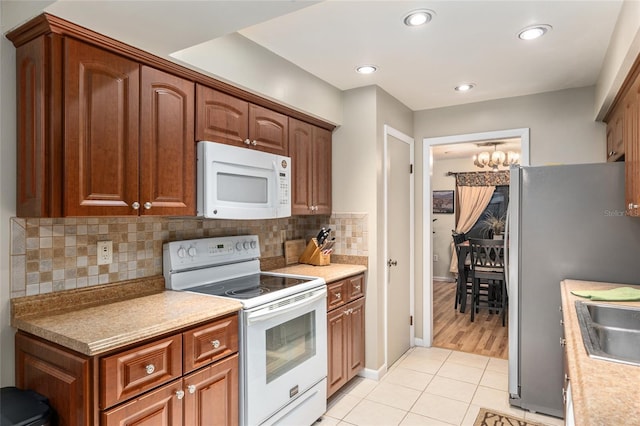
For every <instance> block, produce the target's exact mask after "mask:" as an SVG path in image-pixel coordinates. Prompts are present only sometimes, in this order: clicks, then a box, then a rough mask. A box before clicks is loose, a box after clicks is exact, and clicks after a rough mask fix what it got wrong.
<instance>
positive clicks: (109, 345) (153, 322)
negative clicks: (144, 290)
mask: <svg viewBox="0 0 640 426" xmlns="http://www.w3.org/2000/svg"><path fill="white" fill-rule="evenodd" d="M241 308H242V305H241V304H240V302H238V301H235V300H232V299H225V298H220V297H214V296H204V295H199V294H195V293H186V292H178V291H163V292H160V293H156V294H152V295H148V296H142V297H136V298H132V299H128V300H121V301H117V302H113V303H107V304H104V305H100V306H93V307H87V308H81V309H78V310H72V311H67V312H61V313H52V314H41V315H30V316H24V317H14V318H13V319H12V325H13V326H14V327H16V328H17V329H19V330H22V331H25V332H27V333H31V334H33V335H36V336H39V337H42V338H43V339H46V340H49V341H51V342H54V343H57V344H59V345H62V346H65V347H67V348H69V349H73V350H75V351H77V352H80V353H82V354H85V355H89V356H93V355H98V354H100V353H103V352H107V351H110V350H113V349H117V348H119V347H122V346H126V345H129V344H132V343H137V342H139V341H141V340H144V339H148V338H151V337H155V336H159V335H161V334H165V333H168V332H172V331H175V330H179V329H181V328H186V327H189V326H192V325H195V324H198V323H201V322H205V321H208V320H212V319H214V318H217V317H221V316H224V315H227V314H230V313H233V312H237V311H238V310H240V309H241Z"/></svg>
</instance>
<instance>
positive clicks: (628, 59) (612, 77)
mask: <svg viewBox="0 0 640 426" xmlns="http://www.w3.org/2000/svg"><path fill="white" fill-rule="evenodd" d="M639 52H640V2H639V1H629V0H626V1H624V2H623V4H622V8H621V9H620V15H618V22H616V28H615V29H614V31H613V34H612V35H611V40H610V41H609V47H608V49H607V53H606V55H605V58H604V63H603V65H602V69H601V70H600V75H599V76H598V81H597V83H596V99H595V104H594V117H597V119H598V120H602V119H603V118H604V116H605V114H606V113H607V111H608V110H609V107H610V106H611V103H612V102H613V98H614V97H615V95H616V93H618V90H619V89H620V86H621V85H622V83H623V82H624V80H625V78H626V76H627V74H628V73H629V71H630V70H631V67H632V66H633V63H634V62H635V60H636V58H637V57H638V53H639Z"/></svg>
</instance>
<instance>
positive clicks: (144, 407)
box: [78, 380, 183, 426]
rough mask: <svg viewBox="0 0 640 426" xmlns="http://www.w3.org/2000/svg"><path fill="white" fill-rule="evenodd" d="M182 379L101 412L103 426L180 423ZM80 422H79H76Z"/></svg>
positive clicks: (168, 424)
mask: <svg viewBox="0 0 640 426" xmlns="http://www.w3.org/2000/svg"><path fill="white" fill-rule="evenodd" d="M180 391H182V380H176V381H174V382H172V383H169V384H168V385H165V386H162V387H161V388H158V389H156V390H154V391H151V392H148V393H146V394H144V395H143V396H141V397H140V398H137V399H134V400H132V401H130V402H127V403H126V404H123V405H120V406H118V407H117V408H114V409H112V410H109V411H106V412H103V413H102V418H101V421H100V424H101V425H105V426H111V425H113V426H127V425H131V426H133V425H135V426H170V425H181V424H183V423H182V411H183V405H182V399H180V398H179V397H178V392H180ZM78 424H80V423H78Z"/></svg>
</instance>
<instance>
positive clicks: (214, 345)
mask: <svg viewBox="0 0 640 426" xmlns="http://www.w3.org/2000/svg"><path fill="white" fill-rule="evenodd" d="M211 346H213V347H214V349H218V348H219V347H220V340H217V339H216V340H214V341H212V342H211Z"/></svg>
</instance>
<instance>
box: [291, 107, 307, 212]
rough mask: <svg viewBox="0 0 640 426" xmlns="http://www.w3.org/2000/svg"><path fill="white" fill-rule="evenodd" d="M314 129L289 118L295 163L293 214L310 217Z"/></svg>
mask: <svg viewBox="0 0 640 426" xmlns="http://www.w3.org/2000/svg"><path fill="white" fill-rule="evenodd" d="M312 139H313V127H312V126H311V125H310V124H308V123H305V122H302V121H299V120H296V119H293V118H289V154H290V157H291V162H292V163H293V173H292V175H291V185H292V193H291V214H292V215H294V216H295V215H308V214H312V213H313V211H312V210H311V205H312V204H311V193H312V190H313V189H312V185H313V184H312V180H311V170H312V168H313V163H312V157H311V155H312V147H311V143H312Z"/></svg>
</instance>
